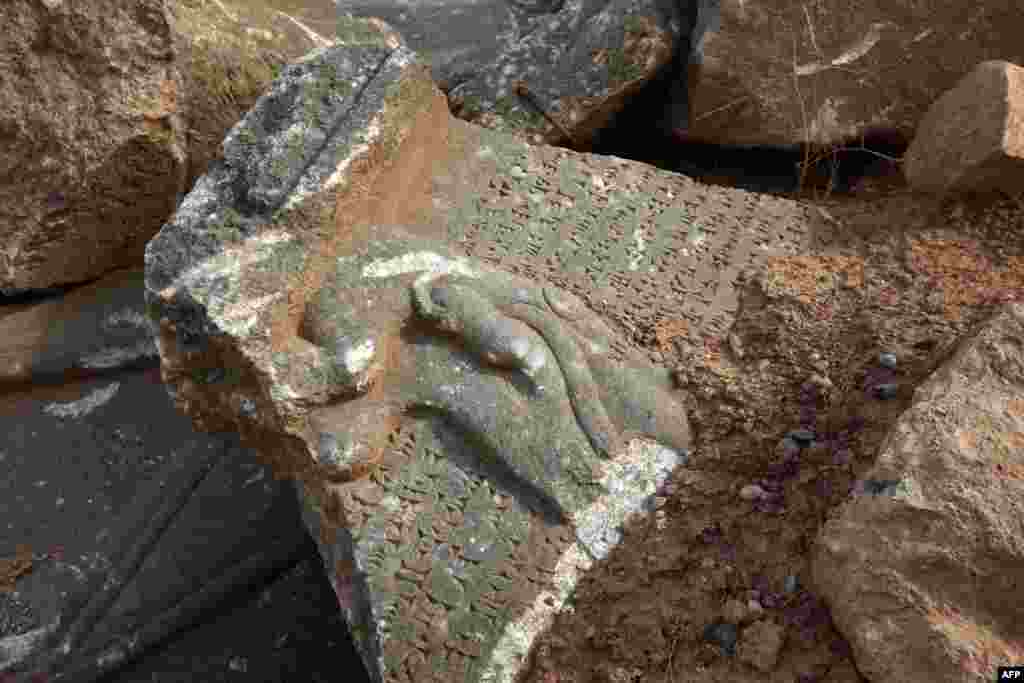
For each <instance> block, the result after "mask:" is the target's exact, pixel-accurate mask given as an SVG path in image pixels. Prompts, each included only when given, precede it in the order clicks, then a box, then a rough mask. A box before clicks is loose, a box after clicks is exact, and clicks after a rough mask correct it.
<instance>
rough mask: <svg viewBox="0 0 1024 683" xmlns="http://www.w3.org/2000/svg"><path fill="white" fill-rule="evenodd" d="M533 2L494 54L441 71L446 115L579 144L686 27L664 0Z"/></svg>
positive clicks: (683, 15)
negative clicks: (451, 71) (535, 6)
mask: <svg viewBox="0 0 1024 683" xmlns="http://www.w3.org/2000/svg"><path fill="white" fill-rule="evenodd" d="M537 4H538V5H543V6H545V7H542V8H541V9H540V10H539V11H530V12H524V11H521V10H520V11H518V12H516V22H515V25H514V26H513V27H511V28H510V30H506V31H505V32H503V33H502V34H500V35H499V37H498V40H499V47H498V53H497V55H496V57H495V58H494V59H493V60H491V61H487V62H483V61H482V60H481V59H480V55H477V56H475V59H474V62H475V63H473V62H471V63H470V64H469V65H466V66H463V67H462V68H463V69H465V72H463V73H461V74H449V75H448V77H447V80H448V87H449V90H448V94H449V97H450V99H451V101H452V105H453V111H455V112H456V113H457V114H458V115H459V116H460V117H461V118H464V119H466V120H468V121H473V122H475V123H479V124H481V125H484V126H487V127H493V128H496V129H499V130H510V131H515V132H517V133H518V134H521V135H525V136H530V137H531V139H536V140H537V141H540V140H548V141H561V142H562V143H567V142H568V143H573V144H574V145H579V146H585V145H587V144H588V143H589V142H590V141H591V139H592V138H593V136H594V133H595V132H596V131H597V130H598V129H599V128H601V127H602V126H604V125H605V124H606V123H607V122H608V121H609V120H610V118H611V116H612V115H613V114H614V113H615V112H616V111H618V110H620V109H622V107H623V106H624V105H625V104H626V102H627V101H628V100H629V98H630V97H631V96H632V95H634V94H636V93H637V92H638V91H639V89H640V88H641V87H642V86H643V84H644V83H646V82H647V81H648V80H650V78H651V77H653V76H654V75H655V73H656V72H657V71H658V70H659V69H660V68H661V67H663V66H665V65H666V64H668V62H669V60H670V58H671V56H672V51H673V49H674V48H675V47H676V46H677V45H678V43H679V41H680V39H681V38H680V36H684V35H687V34H688V32H689V30H690V27H689V26H688V23H689V17H688V13H687V12H686V11H681V10H680V6H679V3H674V2H664V1H663V0H641V1H640V2H637V1H635V0H632V1H631V0H611V1H609V0H567V1H564V2H560V3H553V4H554V6H553V7H550V9H547V8H546V5H547V4H548V3H537ZM686 4H688V3H683V5H686ZM545 9H546V11H545ZM517 84H521V85H522V86H524V87H525V91H520V90H518V89H517ZM545 114H546V115H547V116H548V117H551V118H553V119H554V120H555V121H556V122H557V124H552V123H551V121H550V120H548V119H547V118H546V117H545ZM566 134H568V138H569V139H568V140H567V139H566V138H567V135H566Z"/></svg>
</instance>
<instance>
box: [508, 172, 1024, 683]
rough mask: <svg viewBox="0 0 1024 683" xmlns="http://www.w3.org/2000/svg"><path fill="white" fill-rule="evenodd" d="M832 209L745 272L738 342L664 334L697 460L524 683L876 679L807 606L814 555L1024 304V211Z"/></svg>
mask: <svg viewBox="0 0 1024 683" xmlns="http://www.w3.org/2000/svg"><path fill="white" fill-rule="evenodd" d="M813 208H816V209H817V210H820V211H821V213H822V215H823V216H827V217H828V220H826V221H823V222H822V224H821V225H820V227H819V229H818V232H817V233H816V234H815V235H814V237H813V239H812V243H811V245H810V247H809V248H808V249H807V250H806V252H805V253H802V254H800V255H796V256H781V257H774V258H770V259H768V260H767V261H766V263H765V264H764V265H763V266H754V267H752V268H748V269H747V270H745V271H744V272H743V274H742V276H741V282H740V284H739V285H738V286H739V289H740V297H739V298H740V308H739V310H738V311H737V313H736V321H735V323H734V324H733V325H732V326H731V328H730V329H729V330H728V331H727V333H726V334H723V335H720V336H719V337H718V338H708V339H706V340H705V344H704V347H703V348H695V347H693V346H691V345H687V344H685V343H682V341H681V340H682V339H684V335H683V334H679V330H675V331H674V330H673V329H672V325H671V323H670V321H662V322H660V323H659V325H658V330H657V333H656V334H651V335H649V345H650V346H651V347H652V349H653V348H659V350H660V351H661V352H662V353H663V354H664V355H665V358H666V362H667V363H668V364H670V365H674V366H675V367H676V372H675V375H676V379H677V382H678V383H679V386H680V387H681V388H682V389H685V390H686V391H687V392H688V393H689V394H690V396H691V400H690V404H689V417H690V422H691V424H692V425H693V426H694V427H695V430H696V436H695V449H694V453H693V454H692V458H691V459H690V461H689V462H688V464H687V465H686V466H684V467H683V468H681V469H679V470H678V471H677V472H676V476H675V477H674V479H673V481H672V482H671V483H670V485H669V486H668V488H667V490H666V491H665V494H664V496H663V497H662V498H660V499H659V500H658V505H657V509H656V510H655V511H654V512H653V514H651V515H650V516H649V517H648V519H647V520H646V521H645V522H644V523H642V524H638V525H635V526H633V527H632V528H630V529H629V530H628V534H627V539H626V541H625V542H624V543H623V545H622V548H624V549H628V550H627V551H626V552H620V553H613V555H612V556H611V557H610V558H609V559H608V560H607V561H606V562H604V563H601V564H600V565H599V566H598V567H595V569H594V570H593V571H591V572H590V573H589V574H588V576H587V577H586V579H585V580H584V581H583V582H582V584H581V585H580V587H579V588H578V590H577V593H576V597H575V602H574V603H573V608H572V609H571V610H570V611H566V612H563V613H562V614H560V615H559V616H558V617H557V619H556V622H555V625H554V627H553V628H552V630H551V632H550V633H549V634H547V635H545V636H544V637H543V638H542V639H541V641H540V644H539V646H538V647H537V648H536V654H535V657H534V661H533V662H532V664H533V667H532V670H531V671H530V673H529V675H528V676H526V677H525V678H524V680H525V681H528V682H529V683H570V682H572V683H585V682H589V681H609V682H611V681H615V682H619V681H631V682H635V681H644V682H645V683H646V682H652V683H659V682H665V683H669V682H673V683H682V682H684V681H695V682H696V681H700V682H701V683H705V682H708V681H729V682H730V683H736V682H740V683H743V682H748V681H749V682H750V683H754V682H755V681H756V682H757V683H763V681H765V680H770V681H780V682H781V681H786V682H789V681H799V682H800V683H811V682H813V681H843V682H847V681H849V682H851V683H852V682H855V681H864V680H866V679H864V678H863V677H861V676H860V674H858V673H857V669H856V665H855V663H854V661H853V659H852V657H851V649H850V646H849V644H848V643H847V642H846V641H845V640H844V638H843V637H842V636H841V635H840V634H839V633H838V632H837V631H836V629H835V627H834V625H833V623H832V620H831V615H830V611H829V609H828V606H827V605H826V604H825V603H824V601H823V600H822V599H821V598H820V596H818V595H815V594H814V592H813V591H812V590H811V589H809V588H808V586H809V585H810V575H809V570H808V563H809V550H810V548H811V546H812V543H813V541H814V539H815V538H816V536H817V534H818V532H819V529H820V527H821V525H822V524H823V523H824V521H825V520H826V518H827V517H828V516H829V514H830V511H831V510H832V509H833V508H834V507H835V506H837V505H838V504H839V503H840V502H842V501H843V500H844V499H846V498H847V497H848V496H849V495H850V493H851V490H852V489H853V487H854V486H855V484H856V482H857V480H858V478H859V477H860V476H861V475H862V474H863V473H865V472H866V471H867V470H868V469H869V468H870V467H871V465H872V464H873V462H874V458H875V456H876V453H877V451H878V448H879V444H880V443H881V442H882V439H883V438H884V437H885V435H886V434H887V433H888V432H889V430H890V428H891V427H892V425H893V424H894V423H895V421H896V419H897V418H898V417H899V416H900V414H901V413H902V412H903V411H904V409H906V408H907V407H908V406H909V404H910V401H911V398H912V396H913V392H914V388H915V387H916V386H918V385H919V384H920V383H921V382H922V381H923V380H924V379H925V378H926V377H927V376H928V375H929V374H931V372H932V371H933V370H934V369H935V368H936V367H938V366H939V365H940V364H941V363H942V362H943V361H944V360H945V359H946V358H947V357H948V355H949V353H950V351H951V350H952V349H953V348H954V347H955V346H956V345H957V343H958V342H959V341H961V340H962V339H963V338H964V336H965V334H966V333H967V332H968V331H969V329H970V328H971V326H972V325H974V324H975V323H977V322H979V321H982V320H984V319H986V318H987V317H988V316H990V315H991V314H992V312H993V311H994V310H995V307H996V306H997V305H998V304H999V303H1000V302H1003V301H1010V300H1018V301H1019V300H1022V299H1024V280H1022V279H1021V278H1022V277H1024V268H1022V265H1024V261H1022V260H1021V259H1022V256H1024V206H1022V205H1021V203H1020V201H1019V200H1014V199H1011V198H1002V199H993V198H987V199H986V198H981V197H979V198H966V199H956V200H946V201H939V200H935V199H927V198H923V197H919V196H915V195H912V194H908V193H905V192H902V193H896V194H890V195H876V196H862V197H858V198H853V199H850V198H846V199H843V200H831V201H821V202H816V203H815V207H813ZM681 329H685V325H682V327H681Z"/></svg>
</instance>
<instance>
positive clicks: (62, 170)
mask: <svg viewBox="0 0 1024 683" xmlns="http://www.w3.org/2000/svg"><path fill="white" fill-rule="evenodd" d="M0 23H2V24H3V26H4V27H5V28H4V41H3V46H2V48H0V89H2V91H3V92H4V98H3V103H2V104H0V139H2V141H3V142H2V144H3V147H4V155H3V159H2V160H0V177H3V178H4V181H3V183H2V184H0V207H2V208H0V235H2V236H3V237H4V245H3V250H2V252H0V254H2V256H0V289H3V290H7V291H9V290H20V289H32V288H40V287H47V286H50V285H53V284H58V283H65V282H77V281H82V280H87V279H90V278H93V277H96V276H98V275H100V274H102V273H103V272H104V271H105V270H109V269H110V268H111V267H112V265H113V264H122V265H125V264H127V263H128V262H130V261H131V260H133V259H134V260H135V261H136V262H137V261H138V257H139V254H140V253H141V251H142V249H143V248H144V246H145V243H146V240H147V239H149V238H150V237H151V236H152V235H153V232H154V231H155V230H156V229H157V228H158V227H159V224H160V220H161V219H160V217H161V216H167V215H169V214H170V212H171V211H172V210H173V209H174V205H175V203H176V201H177V199H178V198H179V197H180V195H181V193H182V192H184V190H185V175H186V156H185V146H184V140H185V130H184V127H183V126H182V121H181V118H180V116H179V102H178V98H179V96H180V91H181V81H180V78H179V76H178V74H177V72H176V71H175V69H174V36H173V29H172V25H171V18H170V16H169V15H168V13H167V9H166V7H165V3H164V2H162V0H116V1H113V2H104V3H70V2H30V1H29V0H16V1H12V2H5V3H3V5H2V6H0ZM127 188H132V190H131V191H129V190H128V189H127Z"/></svg>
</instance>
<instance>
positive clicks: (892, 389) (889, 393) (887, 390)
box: [875, 382, 899, 401]
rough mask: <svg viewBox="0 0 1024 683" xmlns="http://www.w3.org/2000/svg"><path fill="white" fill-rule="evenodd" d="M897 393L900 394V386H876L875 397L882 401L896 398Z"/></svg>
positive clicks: (890, 383) (891, 384) (889, 384)
mask: <svg viewBox="0 0 1024 683" xmlns="http://www.w3.org/2000/svg"><path fill="white" fill-rule="evenodd" d="M897 393H899V385H898V384H895V383H892V382H887V383H885V384H879V385H876V386H875V397H876V398H878V399H880V400H882V401H888V400H889V399H891V398H896V394H897Z"/></svg>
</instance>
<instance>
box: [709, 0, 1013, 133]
mask: <svg viewBox="0 0 1024 683" xmlns="http://www.w3.org/2000/svg"><path fill="white" fill-rule="evenodd" d="M709 4H710V5H720V12H721V17H720V20H719V21H717V22H715V23H717V26H718V28H717V29H715V28H714V27H712V30H711V31H709V32H708V34H707V36H706V38H705V40H704V43H703V48H702V54H703V64H702V67H701V69H700V75H699V82H698V83H696V84H695V87H694V88H693V91H692V92H693V95H694V103H693V104H694V108H693V114H694V121H693V122H692V125H691V132H692V133H693V134H694V135H696V136H698V137H700V138H702V139H709V140H717V141H732V142H744V143H759V142H764V143H771V142H780V143H786V142H794V141H803V140H810V141H835V140H839V139H843V138H846V137H847V136H849V135H850V134H852V133H856V132H858V131H860V130H862V129H863V128H864V127H865V126H869V125H885V126H891V127H894V128H896V129H899V130H900V131H902V132H903V133H904V134H906V135H907V137H908V138H909V137H910V136H911V135H912V134H913V131H914V130H915V128H916V127H917V124H918V122H919V121H920V120H921V118H922V117H923V116H924V114H925V112H926V111H927V110H928V108H929V107H930V106H931V104H932V102H934V101H935V100H936V99H937V98H938V97H939V96H940V95H941V94H942V93H943V92H945V91H946V90H948V89H949V88H951V87H953V85H954V84H955V83H956V82H957V81H959V80H960V79H961V78H962V77H963V76H964V74H965V73H967V72H968V71H969V70H970V69H971V68H972V67H973V66H974V65H975V64H978V63H979V62H983V61H985V60H990V59H1005V60H1009V61H1012V62H1016V63H1018V64H1019V63H1022V62H1024V53H1022V52H1021V46H1020V41H1018V40H1017V36H1018V35H1020V33H1021V30H1024V18H1022V15H1021V13H1020V11H1019V6H1017V5H1015V4H1014V3H982V4H976V5H973V6H972V7H971V9H970V10H969V11H968V12H967V13H966V14H965V7H964V6H962V5H959V4H956V3H953V4H950V3H946V2H941V1H939V0H926V1H925V2H914V3H909V2H894V3H889V4H887V5H885V6H884V7H883V6H877V7H874V6H872V7H870V8H869V7H867V6H865V5H860V4H853V5H851V4H850V3H848V2H846V1H845V0H828V1H826V2H819V3H816V4H814V5H805V4H800V3H792V2H789V1H788V0H759V1H757V2H749V1H740V0H722V1H721V2H720V3H719V2H717V1H716V2H713V3H709Z"/></svg>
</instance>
